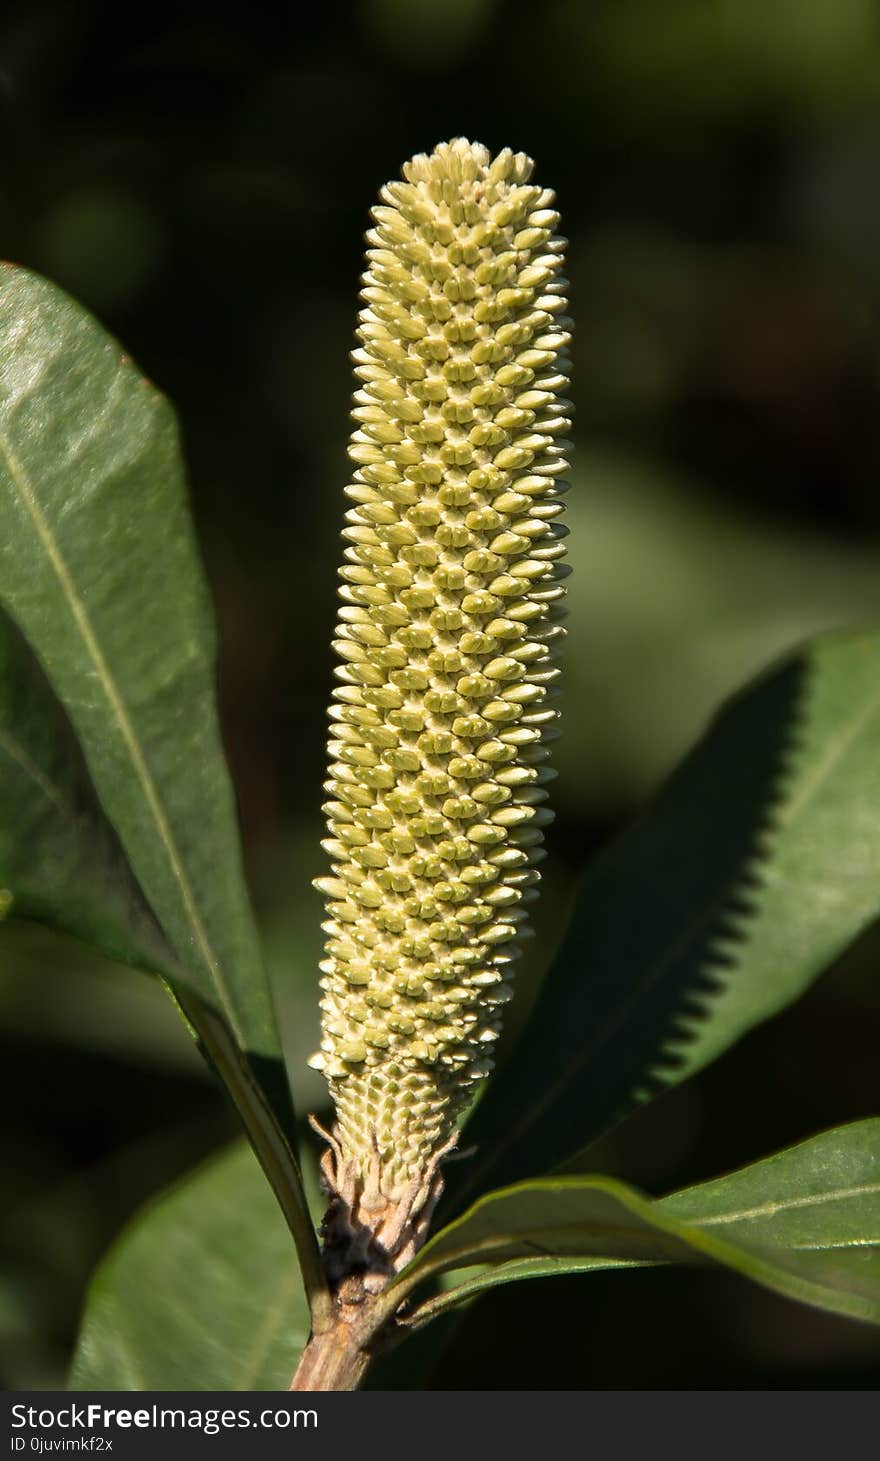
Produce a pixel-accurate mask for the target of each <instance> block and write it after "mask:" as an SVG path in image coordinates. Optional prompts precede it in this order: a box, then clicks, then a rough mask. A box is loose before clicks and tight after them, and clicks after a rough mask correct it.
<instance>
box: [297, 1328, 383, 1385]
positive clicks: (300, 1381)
mask: <svg viewBox="0 0 880 1461" xmlns="http://www.w3.org/2000/svg"><path fill="white" fill-rule="evenodd" d="M364 1317H366V1316H364ZM370 1338H371V1334H370V1327H369V1325H368V1324H367V1325H364V1324H363V1323H357V1324H352V1323H350V1322H349V1321H348V1320H347V1319H346V1318H344V1317H342V1316H340V1317H338V1318H337V1319H336V1321H335V1323H334V1324H332V1325H331V1327H330V1328H329V1329H324V1330H322V1331H320V1332H319V1333H314V1332H313V1333H312V1335H311V1337H310V1339H309V1342H308V1344H307V1345H306V1347H305V1349H304V1350H303V1352H302V1355H301V1356H300V1361H299V1364H298V1365H297V1367H296V1372H295V1373H294V1376H293V1379H292V1380H291V1382H290V1386H289V1388H290V1389H291V1390H357V1389H358V1388H359V1386H360V1384H361V1381H362V1380H363V1378H364V1376H365V1375H366V1373H367V1369H368V1368H369V1365H370V1361H371V1359H372V1355H371V1353H370V1351H369V1349H368V1348H367V1346H368V1344H369V1340H370Z"/></svg>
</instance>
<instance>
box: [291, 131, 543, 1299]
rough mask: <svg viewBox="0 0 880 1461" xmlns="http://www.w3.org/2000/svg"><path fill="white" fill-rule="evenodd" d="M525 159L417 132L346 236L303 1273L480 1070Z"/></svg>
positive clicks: (522, 833) (519, 931)
mask: <svg viewBox="0 0 880 1461" xmlns="http://www.w3.org/2000/svg"><path fill="white" fill-rule="evenodd" d="M532 167H533V164H532V162H531V160H530V159H529V158H528V157H526V156H525V155H524V154H522V153H512V152H510V151H508V150H505V151H503V152H501V153H499V155H498V156H497V157H495V158H494V159H493V158H492V157H491V156H490V154H489V153H488V152H487V151H486V149H485V148H484V147H481V146H479V145H476V144H471V143H469V142H467V141H465V140H464V139H462V138H459V139H457V140H455V141H454V142H450V143H443V144H441V145H440V146H438V147H437V148H436V150H435V151H434V152H433V153H432V154H431V155H430V156H425V155H419V156H417V157H414V158H413V159H412V161H411V162H409V163H407V164H406V166H405V167H404V169H403V177H404V181H402V182H394V183H389V184H388V185H387V187H385V188H383V190H382V193H381V203H380V206H378V207H377V208H375V209H374V211H373V217H374V220H375V226H374V227H373V229H372V230H371V232H370V233H369V234H368V235H367V244H368V252H367V260H368V268H367V272H366V274H365V275H364V289H363V295H362V298H363V300H364V308H363V310H362V312H361V315H360V323H359V329H358V338H359V340H360V348H359V349H358V350H356V351H355V353H354V357H353V358H354V361H355V366H356V374H357V375H358V377H359V378H360V381H361V383H362V384H361V388H360V389H359V390H358V391H357V393H356V395H355V410H354V413H353V414H354V417H355V420H356V422H357V423H358V425H357V429H356V430H355V432H354V435H353V437H352V440H351V446H350V448H349V454H350V456H351V458H352V460H353V461H354V462H355V463H356V466H357V470H356V471H355V473H354V480H353V482H352V484H351V486H350V487H349V488H348V489H347V492H348V496H349V497H350V498H351V499H352V501H353V503H354V506H353V507H352V509H351V511H349V512H348V514H347V524H348V526H347V527H346V528H345V530H344V533H343V536H344V538H345V539H346V540H347V543H348V547H347V549H346V552H345V564H344V566H343V568H342V570H341V576H342V580H343V587H342V590H341V596H342V599H343V607H342V608H341V609H340V613H339V625H338V630H337V635H338V637H337V640H336V643H335V646H334V647H335V649H336V652H337V653H338V655H339V656H340V658H341V660H342V666H341V667H340V668H339V669H337V671H336V674H337V676H338V679H339V681H340V684H339V686H338V688H337V689H336V690H335V692H334V704H333V706H332V708H331V711H330V715H331V719H332V721H333V731H332V739H331V741H330V746H329V753H330V758H331V767H330V780H329V782H328V790H329V793H330V800H329V801H328V802H327V804H326V806H325V812H326V815H327V818H328V825H329V832H330V837H329V840H328V841H327V842H325V844H324V846H325V848H326V849H327V851H328V852H329V854H330V857H331V858H332V860H333V870H332V876H330V877H324V878H319V879H318V880H317V886H318V887H319V889H320V890H321V892H323V893H324V894H325V896H326V899H327V908H328V914H329V921H328V922H327V923H326V924H325V925H324V927H325V929H326V931H327V934H328V942H327V958H326V960H325V961H324V962H323V964H322V966H321V968H322V970H323V976H324V977H323V979H322V987H323V990H324V996H323V999H322V1001H321V1007H322V1011H323V1040H322V1047H321V1050H320V1052H319V1053H318V1054H317V1055H316V1056H314V1057H313V1059H312V1064H313V1065H314V1066H316V1067H317V1068H318V1069H320V1070H322V1071H323V1072H324V1075H325V1076H326V1078H327V1081H328V1083H329V1086H330V1090H331V1093H332V1096H333V1099H334V1102H335V1105H336V1112H337V1122H336V1125H335V1127H334V1130H333V1132H332V1134H331V1135H330V1137H329V1141H330V1148H331V1149H330V1151H328V1153H327V1154H326V1156H325V1160H324V1176H325V1181H326V1183H327V1185H328V1188H329V1189H330V1191H331V1194H332V1195H333V1201H332V1203H331V1207H330V1211H329V1214H328V1217H327V1219H326V1221H325V1240H326V1250H327V1257H328V1265H329V1267H330V1270H331V1273H332V1272H333V1271H334V1263H335V1264H336V1276H337V1278H338V1277H341V1276H342V1275H343V1274H345V1273H350V1272H351V1271H352V1270H353V1269H355V1268H358V1269H360V1270H361V1271H362V1272H363V1271H364V1270H365V1271H366V1273H367V1280H366V1286H367V1288H368V1289H369V1288H370V1287H371V1286H372V1287H374V1288H379V1287H381V1286H382V1284H383V1283H384V1282H386V1281H387V1277H388V1275H389V1274H390V1273H391V1272H393V1271H394V1270H395V1269H396V1268H399V1267H400V1266H401V1265H402V1264H403V1263H404V1262H405V1261H406V1260H407V1259H408V1258H409V1257H410V1256H411V1255H412V1253H413V1252H414V1251H415V1249H416V1248H417V1247H418V1245H419V1243H420V1242H421V1241H422V1240H423V1238H424V1235H425V1230H426V1227H427V1223H428V1220H429V1217H430V1212H431V1209H432V1207H433V1204H434V1203H435V1202H436V1199H437V1196H438V1195H439V1191H440V1187H441V1178H440V1175H439V1170H438V1168H439V1162H440V1159H441V1157H442V1156H443V1155H444V1154H445V1153H446V1152H448V1151H449V1150H450V1148H451V1147H452V1146H453V1145H454V1141H455V1123H456V1119H457V1118H458V1117H459V1116H460V1114H461V1113H462V1111H463V1109H464V1108H465V1107H466V1106H467V1104H468V1103H469V1101H470V1100H471V1098H472V1096H473V1094H474V1091H475V1086H476V1083H477V1082H479V1081H480V1080H481V1079H482V1078H483V1077H484V1076H485V1075H487V1074H488V1073H489V1071H490V1070H491V1068H492V1048H493V1044H494V1042H495V1040H496V1039H497V1037H498V1033H499V1027H500V1016H501V1011H502V1008H503V1006H504V1004H505V1003H506V1002H507V1000H508V999H509V998H510V982H509V980H510V972H511V965H512V963H513V961H514V959H515V958H516V955H517V946H518V943H519V941H520V940H521V939H522V937H523V936H524V934H525V933H526V921H527V911H526V905H527V904H528V902H529V900H530V899H532V898H534V897H535V896H536V894H535V892H534V885H535V884H536V883H537V881H538V873H537V871H536V864H537V863H538V861H539V860H540V858H541V857H542V856H543V853H542V852H541V848H540V844H541V840H542V835H543V833H542V829H543V827H544V826H545V825H546V823H547V822H548V821H549V820H550V818H551V813H550V812H549V811H548V810H546V808H545V807H544V805H543V804H544V802H545V800H546V797H547V792H546V790H545V785H546V783H547V782H548V781H549V780H550V778H551V776H552V775H553V773H552V772H551V771H550V770H549V768H548V767H547V765H546V762H547V758H548V755H549V752H548V751H547V749H546V744H545V743H546V742H547V741H548V740H549V739H550V738H551V737H552V735H553V734H554V731H553V724H554V721H555V720H556V718H557V711H556V710H555V709H554V708H553V706H552V703H551V702H552V699H553V697H554V695H555V693H556V692H555V689H554V686H553V682H554V681H555V679H556V678H557V676H558V673H559V671H558V670H557V669H556V668H554V665H553V660H554V656H555V651H556V647H557V645H558V643H559V639H560V636H561V635H562V634H563V630H562V629H561V627H559V624H558V620H559V618H560V616H561V603H560V601H561V599H562V597H563V593H564V589H563V587H562V584H561V581H560V580H561V579H562V577H563V575H564V574H565V572H566V571H567V570H566V569H565V568H564V567H563V566H562V564H561V561H560V560H561V558H562V556H563V553H564V547H563V543H562V537H563V535H564V532H565V529H564V528H563V527H562V526H561V525H560V524H559V521H558V518H559V514H560V512H561V510H562V507H561V502H560V496H561V493H562V491H563V490H564V488H563V484H562V482H561V481H560V475H561V474H562V473H563V472H564V471H565V469H566V463H565V459H564V442H563V440H562V438H564V437H565V435H566V433H567V431H568V428H569V420H568V414H567V413H568V403H567V402H566V401H565V400H563V399H562V393H563V392H564V390H565V389H566V387H567V385H568V381H567V378H566V370H567V360H566V349H567V346H568V342H569V334H568V321H567V320H566V319H565V318H564V311H565V306H566V301H565V297H564V290H565V280H564V279H563V278H562V276H561V272H560V271H561V267H562V249H563V240H562V239H560V238H559V237H558V236H557V234H556V232H555V230H556V227H557V223H558V215H557V214H556V212H555V211H554V209H553V194H552V193H551V192H549V191H548V190H547V189H545V188H541V187H538V186H536V185H535V184H533V183H532V182H531V181H530V179H531V175H532Z"/></svg>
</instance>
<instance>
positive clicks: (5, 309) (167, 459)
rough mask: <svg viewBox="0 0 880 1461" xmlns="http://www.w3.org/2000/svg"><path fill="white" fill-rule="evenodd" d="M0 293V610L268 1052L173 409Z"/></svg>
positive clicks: (36, 305) (172, 903) (46, 295)
mask: <svg viewBox="0 0 880 1461" xmlns="http://www.w3.org/2000/svg"><path fill="white" fill-rule="evenodd" d="M0 279H2V283H0V334H2V339H3V354H2V362H0V522H2V528H3V532H2V536H0V599H2V600H3V602H4V603H5V605H6V607H7V609H8V612H9V613H10V615H11V616H12V617H13V619H15V621H16V622H17V623H18V625H19V627H20V628H21V629H22V631H23V633H24V634H25V636H26V638H27V639H28V641H29V642H30V644H31V645H32V647H33V649H34V650H35V652H36V654H37V655H38V657H39V659H40V660H41V662H42V664H43V666H44V669H45V671H46V673H47V676H48V678H49V680H50V682H51V684H52V686H53V689H54V690H55V692H56V694H57V695H58V696H59V698H60V699H61V701H62V703H63V704H64V706H65V709H66V710H67V712H68V714H69V715H70V718H71V720H72V722H73V725H74V727H75V729H76V733H77V736H78V737H79V740H80V743H81V745H82V747H83V750H84V752H85V756H86V760H87V762H88V765H89V769H90V771H91V775H92V778H93V781H94V783H95V786H96V788H97V791H98V795H99V796H100V799H101V802H102V804H103V806H104V809H105V811H106V813H107V815H108V817H109V818H110V820H111V822H112V823H113V825H114V827H115V828H116V831H117V833H118V835H119V838H120V840H121V842H122V844H123V846H124V848H125V851H126V855H127V856H128V859H129V861H130V863H131V865H132V868H133V869H134V872H135V875H136V877H137V879H138V882H139V883H140V886H141V887H142V889H143V890H144V893H145V894H146V897H147V899H148V900H149V902H150V904H151V906H152V908H153V910H154V912H155V914H156V917H157V918H158V919H159V921H160V923H161V924H162V927H163V928H164V930H165V932H166V935H167V937H168V939H169V941H170V942H171V944H172V946H173V947H174V948H175V950H176V951H177V952H178V954H179V955H180V958H181V961H182V963H183V964H184V965H185V967H186V968H187V969H188V970H189V972H190V975H191V978H192V982H193V986H194V988H195V989H196V991H197V993H198V994H199V995H200V996H201V997H202V998H203V999H205V1000H206V1001H208V1002H209V1003H211V1004H213V1005H214V1006H215V1007H216V1008H217V1009H218V1010H219V1011H220V1012H221V1013H222V1014H223V1015H224V1017H225V1018H226V1020H227V1022H228V1024H229V1026H230V1028H231V1029H232V1030H233V1031H234V1032H235V1034H236V1036H237V1038H238V1040H239V1043H240V1044H241V1046H242V1048H243V1049H246V1050H251V1051H253V1052H254V1053H257V1054H274V1053H275V1052H276V1050H277V1042H276V1037H275V1031H274V1024H273V1020H272V1013H271V1007H270V1003H269V999H268V995H267V992H266V986H265V981H264V979H263V977H262V972H261V967H260V956H259V952H258V949H257V943H256V936H255V932H254V928H253V922H252V919H251V915H250V910H249V908H248V903H247V895H246V892H245V888H244V883H243V879H242V875H241V868H240V858H239V849H238V835H237V828H236V823H235V814H234V807H233V800H232V792H231V788H230V785H229V779H228V776H227V772H226V767H225V764H224V761H223V754H222V750H221V746H220V739H219V734H218V728H217V719H216V712H215V707H214V657H215V648H214V631H213V626H212V619H211V611H210V606H209V602H208V597H207V592H206V588H205V583H204V577H203V573H202V569H201V564H200V563H199V559H198V554H197V550H196V545H195V542H194V538H193V532H192V525H191V522H190V519H189V514H188V511H187V505H186V491H185V486H184V480H183V470H182V466H181V460H180V453H179V448H178V438H177V428H176V424H175V421H174V417H173V414H172V412H171V410H170V409H169V407H168V405H167V403H166V402H165V401H164V400H163V398H162V397H161V396H160V395H159V393H158V392H157V391H156V390H155V389H154V387H153V386H151V385H150V384H149V382H147V381H146V380H144V379H143V377H142V376H141V375H140V374H139V372H138V371H137V370H136V369H135V367H134V366H133V365H132V364H131V362H130V361H129V360H128V358H127V357H126V356H125V355H124V354H123V353H122V351H121V350H120V348H119V346H118V345H117V344H116V343H115V341H113V340H111V339H110V337H109V336H108V335H106V334H105V333H104V331H103V330H101V329H100V327H99V326H98V325H97V324H96V323H95V322H94V321H93V320H92V319H91V318H90V317H89V316H88V315H87V314H86V313H85V311H84V310H82V309H80V308H79V306H77V305H76V304H74V303H73V302H72V301H71V300H69V299H68V298H67V297H66V296H65V295H63V294H62V293H61V292H60V291H59V290H57V289H55V288H54V287H53V286H52V285H50V284H48V283H46V282H45V281H44V280H42V279H38V278H36V277H35V276H33V275H31V274H28V273H25V272H24V271H21V270H16V269H11V268H9V267H8V266H7V267H4V269H3V273H2V276H0Z"/></svg>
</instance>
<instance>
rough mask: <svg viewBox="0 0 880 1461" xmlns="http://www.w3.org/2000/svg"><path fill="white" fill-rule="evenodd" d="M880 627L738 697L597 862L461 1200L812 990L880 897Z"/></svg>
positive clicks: (481, 1112)
mask: <svg viewBox="0 0 880 1461" xmlns="http://www.w3.org/2000/svg"><path fill="white" fill-rule="evenodd" d="M878 745H880V633H878V632H861V633H845V634H834V635H829V636H827V637H824V638H820V639H818V640H816V641H814V642H813V643H812V644H810V645H807V646H806V647H805V648H804V649H803V650H802V651H800V652H799V653H797V654H796V655H794V656H793V657H792V658H790V659H789V660H788V661H786V662H785V663H784V664H783V665H782V666H781V667H780V668H778V669H777V670H775V671H774V672H773V673H771V674H769V675H767V676H765V677H764V678H763V679H761V680H760V681H759V682H758V683H757V684H756V685H755V686H754V687H752V688H751V689H749V690H748V691H747V692H745V693H744V694H742V695H740V696H739V697H737V698H736V699H735V700H733V701H732V702H731V703H730V704H729V705H728V706H727V707H726V708H725V709H724V710H723V712H722V713H721V715H720V716H719V717H718V719H717V720H716V721H715V722H714V724H713V725H712V726H711V727H710V729H709V731H708V732H707V734H706V736H705V737H704V739H703V740H702V742H701V743H700V744H699V745H698V746H697V748H696V749H695V750H694V751H693V752H692V753H691V755H690V756H688V757H687V759H686V760H685V761H684V762H683V764H682V766H681V767H680V768H679V770H678V771H677V772H676V773H675V775H674V776H673V777H672V778H671V780H670V781H669V783H668V784H667V786H666V787H665V788H664V790H663V791H662V792H661V793H660V795H659V797H658V798H657V800H656V801H655V802H654V804H653V806H652V807H651V808H650V809H649V810H648V812H647V813H646V814H645V815H644V816H643V817H642V818H641V820H640V821H639V822H637V823H636V824H635V825H634V826H633V827H632V828H630V830H629V831H628V832H626V833H625V834H624V835H623V837H622V838H621V839H620V840H619V841H618V842H616V843H615V844H614V845H613V846H611V847H610V848H609V849H608V850H607V851H606V852H604V853H603V854H602V855H600V857H599V858H598V859H597V860H596V862H595V863H594V864H593V865H592V866H591V867H590V868H589V870H588V871H587V874H586V876H585V878H584V881H583V883H582V885H581V888H580V892H579V894H578V897H577V901H576V904H575V908H574V913H573V917H572V921H571V925H570V927H569V929H568V932H567V934H566V937H565V940H564V942H563V945H562V948H561V949H560V952H559V955H558V957H557V958H556V960H555V963H554V965H553V967H552V968H551V970H550V973H549V974H548V976H547V979H546V981H545V984H544V987H543V989H542V991H541V994H540V996H539V999H538V1002H537V1005H536V1008H535V1011H534V1014H533V1015H532V1018H531V1020H530V1022H529V1024H528V1027H527V1029H526V1031H525V1034H524V1036H523V1038H522V1042H521V1044H520V1046H519V1048H518V1050H516V1051H515V1052H514V1054H513V1056H512V1058H511V1059H510V1060H509V1062H508V1064H507V1065H506V1066H505V1067H504V1068H503V1069H502V1070H501V1071H500V1072H499V1074H498V1076H497V1077H495V1078H493V1080H492V1081H491V1082H490V1084H489V1087H488V1090H487V1093H486V1095H485V1097H484V1099H483V1100H482V1101H481V1103H480V1105H479V1106H478V1107H477V1110H476V1113H475V1115H474V1118H473V1120H472V1121H471V1123H470V1125H469V1126H468V1129H467V1135H466V1142H467V1143H468V1144H470V1143H471V1142H475V1143H476V1144H477V1148H478V1151H477V1156H476V1158H474V1159H472V1160H471V1161H470V1162H469V1163H464V1162H463V1163H461V1165H460V1167H458V1168H457V1169H450V1197H449V1199H448V1201H447V1203H446V1207H445V1211H446V1212H447V1213H451V1212H453V1211H461V1209H462V1207H463V1206H464V1204H465V1203H466V1201H467V1200H469V1199H471V1198H472V1197H473V1196H474V1195H475V1194H476V1193H477V1192H479V1191H480V1189H481V1188H485V1186H486V1184H487V1183H488V1182H492V1183H497V1182H508V1181H511V1180H513V1179H515V1178H518V1177H522V1176H526V1175H529V1174H534V1173H539V1172H543V1171H547V1170H549V1169H552V1168H554V1167H556V1166H559V1165H560V1164H562V1163H564V1162H567V1161H569V1160H570V1159H572V1158H573V1157H574V1155H575V1154H576V1153H578V1152H579V1151H581V1150H583V1149H584V1148H585V1147H586V1146H588V1145H589V1143H590V1142H591V1141H593V1140H594V1139H595V1138H596V1137H597V1136H599V1135H600V1134H601V1133H602V1131H604V1130H605V1129H607V1127H608V1126H609V1125H610V1124H612V1123H613V1122H614V1121H616V1120H618V1119H619V1118H620V1117H622V1116H623V1115H625V1114H626V1113H627V1111H629V1110H631V1109H632V1108H633V1106H634V1105H636V1104H638V1102H639V1101H641V1100H643V1099H645V1098H646V1096H649V1095H651V1094H653V1093H654V1092H655V1091H656V1090H657V1089H659V1088H661V1087H663V1086H667V1085H673V1084H675V1083H677V1082H678V1081H681V1080H683V1079H684V1078H685V1077H686V1076H688V1075H690V1074H692V1073H693V1072H694V1071H696V1070H699V1069H700V1068H701V1067H702V1066H703V1065H705V1064H707V1063H708V1062H709V1061H711V1060H713V1059H714V1058H715V1057H716V1056H718V1055H719V1054H721V1052H722V1051H723V1050H725V1049H726V1048H727V1047H728V1046H729V1045H731V1044H733V1042H734V1041H736V1040H737V1039H739V1037H740V1036H741V1035H743V1034H744V1033H745V1032H746V1031H747V1030H749V1029H750V1028H751V1027H752V1026H754V1025H755V1024H758V1023H759V1022H760V1021H762V1020H766V1019H767V1018H769V1017H770V1016H771V1015H773V1014H775V1013H776V1012H777V1011H778V1010H780V1009H782V1008H784V1007H785V1005H787V1004H788V1003H790V1002H791V1001H792V1000H794V999H796V998H797V997H798V996H799V995H800V994H801V993H802V992H803V991H804V990H805V989H806V988H807V987H808V986H809V984H810V983H811V982H812V981H813V980H814V979H815V978H816V977H817V976H818V975H819V974H820V973H822V971H823V970H824V969H825V968H826V967H827V966H828V964H829V963H830V962H831V961H832V960H833V959H834V958H835V957H836V956H837V955H838V954H840V953H842V952H843V950H844V949H846V948H847V946H848V945H849V944H850V943H851V942H852V941H853V940H854V939H855V938H856V937H857V936H858V934H859V933H861V932H862V930H863V929H864V928H865V927H866V926H867V925H869V924H870V923H871V922H873V921H874V920H875V919H876V918H877V917H878V915H880V756H878V754H877V748H878Z"/></svg>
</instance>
